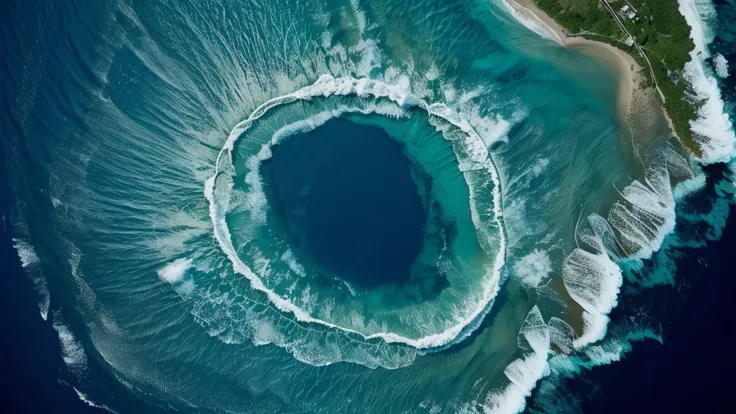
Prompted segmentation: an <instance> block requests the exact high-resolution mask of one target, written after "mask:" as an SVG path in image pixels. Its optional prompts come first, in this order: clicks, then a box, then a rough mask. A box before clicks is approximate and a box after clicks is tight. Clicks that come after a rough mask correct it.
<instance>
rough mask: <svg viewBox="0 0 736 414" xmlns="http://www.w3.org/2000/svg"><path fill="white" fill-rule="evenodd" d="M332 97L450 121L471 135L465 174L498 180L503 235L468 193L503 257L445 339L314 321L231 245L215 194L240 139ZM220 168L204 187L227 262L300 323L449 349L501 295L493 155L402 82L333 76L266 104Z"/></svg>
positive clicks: (229, 144) (242, 127)
mask: <svg viewBox="0 0 736 414" xmlns="http://www.w3.org/2000/svg"><path fill="white" fill-rule="evenodd" d="M333 95H338V96H346V95H355V96H358V97H368V98H373V99H377V98H388V99H390V100H391V101H393V102H395V103H397V104H398V105H400V106H402V107H405V106H415V107H419V108H422V109H423V110H425V111H426V112H427V113H429V114H432V115H434V116H437V117H439V118H441V119H444V120H445V121H447V122H449V123H451V124H452V125H454V126H456V127H458V128H459V129H460V130H462V131H463V132H464V133H465V134H466V135H467V138H468V139H467V141H466V144H467V145H468V148H466V149H465V152H466V156H468V159H467V160H465V159H458V162H459V168H460V170H461V171H464V172H465V171H473V170H477V169H482V170H484V171H486V172H488V173H489V174H490V176H491V178H492V180H493V183H494V190H493V197H494V209H495V211H494V213H495V217H494V220H495V222H496V227H497V228H498V229H499V234H494V235H488V234H484V233H483V231H482V227H483V226H482V225H481V221H480V216H479V214H478V212H477V211H476V206H475V202H474V200H475V195H474V194H473V186H472V185H471V184H470V183H469V185H468V187H469V190H470V193H471V197H470V205H471V215H472V218H473V222H474V223H475V227H476V229H478V233H479V238H483V237H488V238H492V239H494V240H498V241H499V243H500V246H499V249H498V252H497V254H496V260H495V262H494V267H493V269H492V271H491V273H490V274H488V275H486V277H485V278H484V281H483V283H482V285H481V286H480V288H481V289H482V292H481V298H480V300H478V301H477V302H475V303H474V304H473V308H472V309H468V310H467V311H466V313H465V315H463V316H462V319H460V320H459V321H458V322H459V323H457V324H456V325H454V326H452V327H451V328H448V329H446V330H445V331H443V332H441V333H437V334H431V335H427V336H424V337H421V338H406V337H404V336H401V335H398V334H395V333H392V332H379V333H375V334H370V335H364V334H363V333H361V332H358V331H355V330H353V329H349V328H345V327H342V326H338V325H336V324H333V323H329V322H326V321H324V320H322V319H319V318H315V317H313V316H311V315H310V313H309V311H308V310H305V309H304V308H303V307H300V306H298V305H297V304H296V303H295V302H293V301H291V300H289V299H286V298H283V297H280V296H279V295H277V294H276V293H275V292H273V291H272V290H270V289H268V288H267V287H266V286H265V285H264V284H263V282H262V280H261V279H260V278H259V276H258V275H257V274H256V273H254V272H253V271H252V270H251V269H250V268H249V267H248V266H247V265H246V264H245V263H244V262H243V261H242V260H241V259H240V258H239V257H238V255H237V254H236V252H235V248H234V246H233V245H232V239H231V236H230V232H229V230H228V228H227V223H226V222H225V220H224V218H223V217H222V216H221V214H220V213H219V211H221V209H223V210H225V211H227V207H226V206H225V207H223V206H218V203H217V202H216V201H215V194H214V191H215V180H216V178H217V176H218V174H220V173H221V172H223V171H228V170H229V169H231V168H232V166H231V161H230V160H231V158H232V155H231V153H232V150H233V147H234V144H235V141H236V140H237V139H238V138H239V137H240V135H241V134H242V133H243V132H244V131H246V130H247V129H248V128H249V127H250V125H251V124H252V123H253V121H254V120H256V119H258V118H259V117H261V116H262V115H263V114H264V113H266V111H268V109H269V108H272V107H274V106H277V105H281V104H285V103H289V102H293V101H296V100H309V99H312V98H313V97H318V96H323V97H327V96H333ZM323 118H324V117H320V120H322V121H324V119H323ZM317 121H319V120H317ZM317 121H311V122H306V123H304V124H300V125H298V128H305V127H309V126H314V125H315V122H317ZM317 124H318V122H317ZM299 130H301V129H299ZM286 132H293V131H286ZM278 135H279V136H283V135H284V134H278ZM264 151H265V150H264ZM261 152H263V151H261ZM269 153H270V151H266V152H264V155H263V156H259V157H258V159H259V160H260V159H261V158H264V157H268V155H269ZM259 154H260V153H259ZM223 155H225V157H223ZM216 165H217V171H216V173H215V175H214V176H212V177H211V178H210V179H208V180H207V183H206V185H205V197H206V198H207V200H208V201H209V203H210V217H211V219H212V223H213V226H214V232H215V237H216V238H217V240H218V242H219V244H220V247H221V248H222V250H223V251H224V252H225V254H226V255H227V256H228V258H229V259H230V261H231V262H232V264H233V269H234V270H235V271H236V272H237V273H240V274H241V275H243V276H245V277H246V278H248V279H249V280H250V282H251V286H252V287H253V288H254V289H256V290H259V291H262V292H264V293H265V294H266V295H267V296H268V298H269V300H270V301H271V302H272V303H273V304H274V305H275V306H276V307H277V308H278V309H279V310H281V311H282V312H288V313H291V314H293V315H295V317H296V319H297V320H299V321H301V322H309V323H316V324H320V325H324V326H327V327H329V328H337V329H340V330H343V331H345V332H348V333H352V334H358V335H360V336H362V337H363V338H365V339H367V340H370V339H374V338H380V339H382V340H384V341H385V342H387V343H392V342H397V343H403V344H407V345H410V346H412V347H414V348H419V349H422V348H432V347H440V346H443V345H447V344H448V343H451V342H452V341H453V340H454V339H455V338H456V337H457V336H458V335H459V334H460V333H461V332H462V331H463V329H464V328H465V327H466V326H467V325H468V324H470V323H471V322H473V321H474V320H475V319H476V318H477V317H478V315H480V314H481V313H482V312H484V311H485V309H486V307H487V306H488V304H489V303H490V302H491V301H492V300H493V298H494V297H495V296H496V294H497V292H498V289H499V280H500V270H501V268H502V267H503V263H504V254H505V236H504V234H503V230H502V229H503V226H502V222H501V200H500V198H501V193H500V182H499V179H498V175H497V173H496V170H495V168H494V166H493V164H492V162H491V159H490V156H489V154H488V149H487V147H486V145H485V144H484V143H483V140H482V139H481V138H480V137H479V136H478V135H477V133H476V132H475V130H474V128H473V127H472V126H471V125H470V123H469V122H468V120H466V119H464V118H462V117H460V116H459V115H458V114H457V113H455V112H454V111H452V110H451V109H450V108H449V107H447V106H445V105H443V104H439V103H435V104H431V105H430V104H428V103H426V102H425V101H424V100H422V99H421V98H419V97H417V96H416V95H413V94H411V93H410V92H409V91H408V87H407V85H406V84H405V83H403V82H402V83H401V84H394V85H390V84H386V83H384V82H380V81H376V80H371V79H354V78H334V77H332V76H329V75H323V76H321V77H320V78H319V79H318V80H317V81H316V82H315V83H314V84H312V85H310V86H306V87H304V88H302V89H299V90H297V91H296V92H294V93H291V94H288V95H284V96H280V97H277V98H273V99H271V100H269V101H267V102H265V103H264V104H262V105H261V106H259V107H258V108H257V109H256V110H255V111H253V113H252V114H251V115H250V117H249V118H248V119H246V120H245V121H243V122H241V123H239V124H238V125H236V126H235V128H233V130H232V132H231V133H230V135H229V136H228V139H227V141H226V142H225V144H224V146H223V150H222V151H221V152H220V154H219V155H218V158H217V164H216ZM251 181H252V182H257V180H256V179H254V178H252V179H251ZM259 198H261V197H259ZM481 244H483V241H482V240H481ZM303 302H304V303H305V304H306V303H308V302H309V301H303Z"/></svg>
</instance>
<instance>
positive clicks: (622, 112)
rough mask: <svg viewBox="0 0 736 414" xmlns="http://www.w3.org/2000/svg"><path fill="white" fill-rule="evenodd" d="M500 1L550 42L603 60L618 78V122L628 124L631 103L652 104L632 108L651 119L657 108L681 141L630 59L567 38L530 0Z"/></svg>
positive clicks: (610, 48)
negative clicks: (652, 105)
mask: <svg viewBox="0 0 736 414" xmlns="http://www.w3.org/2000/svg"><path fill="white" fill-rule="evenodd" d="M504 1H506V2H507V4H508V5H509V6H510V7H511V9H512V10H514V12H515V13H518V14H520V15H521V17H522V18H526V19H530V20H533V21H534V22H535V23H536V24H537V26H538V27H540V28H541V29H543V30H544V31H545V33H546V34H547V36H546V37H547V38H549V39H550V40H552V41H554V42H556V43H558V44H559V45H560V46H562V47H565V48H567V49H572V50H577V51H579V52H580V53H583V54H585V55H587V56H590V57H592V58H593V59H597V60H599V61H603V62H604V63H605V64H607V65H608V66H609V67H610V68H611V69H612V70H613V72H614V74H615V76H616V77H617V78H618V79H619V88H618V103H617V105H618V112H619V117H620V118H621V120H622V121H624V122H627V123H628V122H629V119H630V117H631V115H632V113H633V112H632V104H633V103H634V102H643V101H648V102H656V107H651V106H646V107H644V108H641V107H639V108H636V109H637V112H642V111H643V112H645V113H644V114H640V115H641V116H643V117H644V118H648V119H652V118H656V115H655V114H654V112H657V111H656V110H657V109H659V111H658V112H660V114H661V115H663V117H664V119H665V121H666V122H667V126H668V128H669V130H670V134H672V136H673V137H674V138H675V139H677V140H678V141H680V142H682V139H681V138H680V136H679V135H678V134H677V131H676V130H675V124H674V122H673V121H672V118H671V117H670V116H669V114H668V113H667V110H666V109H665V107H664V105H663V104H662V103H661V102H659V101H658V100H657V99H656V97H654V94H655V93H654V89H652V88H649V87H645V86H643V85H644V79H643V78H644V76H643V75H642V70H643V68H642V67H641V65H639V63H637V62H636V60H635V59H634V57H633V56H631V55H630V54H629V53H627V52H625V51H623V50H621V49H619V48H617V47H615V46H613V45H610V44H608V43H604V42H599V41H596V40H590V39H586V38H584V37H581V36H570V35H569V34H568V33H567V31H566V30H565V29H564V28H563V27H562V26H561V25H560V24H559V23H557V22H556V21H555V20H554V19H553V18H552V17H550V16H549V15H548V14H547V13H545V12H544V11H543V10H541V9H540V8H538V7H537V6H536V4H534V0H504ZM650 95H651V96H650ZM653 97H654V98H653ZM652 98H653V99H652Z"/></svg>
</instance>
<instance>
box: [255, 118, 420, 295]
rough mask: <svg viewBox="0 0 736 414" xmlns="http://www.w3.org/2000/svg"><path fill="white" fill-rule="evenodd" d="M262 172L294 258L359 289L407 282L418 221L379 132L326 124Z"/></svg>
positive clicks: (280, 151) (401, 169)
mask: <svg viewBox="0 0 736 414" xmlns="http://www.w3.org/2000/svg"><path fill="white" fill-rule="evenodd" d="M262 168H264V169H266V170H268V172H267V173H265V174H266V176H267V177H268V182H269V183H270V184H271V185H272V186H273V189H274V191H273V192H272V194H274V195H275V197H276V198H277V200H275V201H276V202H275V203H272V205H274V206H278V208H276V209H275V210H279V211H280V213H281V215H282V216H283V218H284V220H285V222H286V223H287V226H286V227H287V229H288V230H287V231H288V233H289V236H290V240H291V242H292V247H293V248H294V249H295V250H296V251H297V252H298V255H299V256H300V257H301V258H303V259H306V260H309V261H311V262H313V263H315V264H316V265H317V266H318V268H320V269H323V271H324V272H325V273H327V274H328V275H340V277H342V278H344V279H346V280H349V281H350V282H353V283H356V284H358V285H361V286H364V287H370V286H375V285H378V284H381V283H391V282H402V281H406V280H408V279H409V276H410V271H411V266H412V263H413V262H414V260H415V259H416V257H417V255H418V254H419V251H420V250H421V248H422V238H423V234H424V222H425V220H426V214H425V211H424V206H423V205H422V199H421V197H420V195H419V192H418V191H419V189H418V188H417V185H416V184H415V183H414V181H413V179H412V171H411V169H412V165H411V162H410V161H409V159H408V158H407V157H406V156H405V155H404V154H403V153H402V149H401V147H400V145H399V143H398V142H396V141H395V140H393V139H392V138H391V137H389V136H388V134H386V132H384V131H383V130H382V129H380V128H378V127H373V126H365V125H358V124H355V123H352V122H350V121H347V120H344V119H340V118H337V119H333V120H330V121H328V122H327V123H326V124H324V125H322V126H320V127H318V128H317V129H314V130H312V131H309V132H307V133H303V134H299V135H297V136H294V137H291V138H290V139H288V140H287V141H286V142H284V143H281V144H280V145H278V146H277V147H276V148H274V150H273V158H272V160H271V161H270V162H267V163H264V166H263V167H262ZM305 256H306V257H305ZM335 277H337V276H335Z"/></svg>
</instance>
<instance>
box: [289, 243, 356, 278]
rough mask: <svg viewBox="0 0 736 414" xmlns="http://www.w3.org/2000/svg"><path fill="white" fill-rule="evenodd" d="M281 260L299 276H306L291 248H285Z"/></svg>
mask: <svg viewBox="0 0 736 414" xmlns="http://www.w3.org/2000/svg"><path fill="white" fill-rule="evenodd" d="M281 260H283V261H284V262H285V263H286V265H287V266H289V269H291V271H292V272H294V273H296V274H297V275H299V276H301V277H305V276H307V272H306V271H305V270H304V266H302V265H301V264H300V263H299V262H298V261H297V259H296V256H295V255H294V252H292V251H291V249H287V250H286V251H285V252H284V254H282V255H281ZM348 286H350V285H348Z"/></svg>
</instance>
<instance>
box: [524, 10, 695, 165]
mask: <svg viewBox="0 0 736 414" xmlns="http://www.w3.org/2000/svg"><path fill="white" fill-rule="evenodd" d="M535 3H536V5H537V6H538V7H539V8H540V9H542V10H543V11H545V12H546V13H547V14H548V15H549V16H550V17H552V18H553V19H555V20H556V21H557V22H558V23H559V24H560V25H561V26H563V27H564V28H565V29H566V30H567V31H568V33H569V34H570V35H572V36H582V37H585V38H589V39H591V40H597V41H601V42H606V43H609V44H612V45H614V46H616V47H618V48H620V49H622V50H624V51H626V52H627V53H629V54H630V55H631V56H633V57H634V58H635V59H636V61H637V62H638V63H639V65H641V67H642V68H644V70H643V71H644V75H645V77H646V80H647V84H648V85H649V86H654V85H655V79H656V84H657V86H659V89H660V90H661V91H662V95H664V98H665V101H664V103H663V106H664V108H665V109H666V111H667V114H668V115H669V116H670V118H671V119H672V123H673V124H674V128H675V132H676V133H677V135H678V136H679V137H680V139H681V141H682V143H683V145H684V146H685V147H687V148H688V149H689V150H691V151H693V152H694V153H695V154H696V155H700V148H699V147H698V145H697V142H695V140H694V139H693V137H692V133H691V132H690V120H692V119H695V116H696V112H695V110H696V108H695V107H694V106H693V104H691V103H689V102H687V101H686V100H685V90H686V88H687V87H688V85H687V83H686V82H685V80H684V79H682V70H683V68H684V67H685V63H686V62H687V61H688V60H690V56H689V53H690V51H691V50H692V49H693V48H694V47H695V45H694V44H693V42H692V40H691V39H690V27H689V26H688V25H687V22H686V21H685V18H684V17H683V16H682V15H681V14H680V12H679V10H678V5H677V2H676V0H648V1H647V0H628V1H625V0H608V5H610V9H609V8H608V7H607V5H606V3H605V1H604V0H535ZM624 7H626V10H625V12H622V11H621V9H622V8H624ZM611 10H612V11H613V13H615V17H616V18H617V19H618V22H617V20H616V19H615V18H614V16H613V15H612V13H611ZM632 11H633V12H634V15H631V16H630V13H631V12H632ZM619 23H620V24H623V26H624V28H625V29H626V31H628V32H629V33H630V34H631V36H632V37H633V38H634V41H635V44H630V43H631V41H630V40H629V36H628V35H627V34H626V32H625V31H624V29H622V28H621V25H620V24H619ZM627 40H629V41H628V42H627ZM642 53H643V54H645V55H646V57H647V58H648V60H647V59H646V58H645V57H644V56H643V55H642ZM650 66H651V71H650V70H649V68H650ZM652 72H653V73H654V79H653V78H652Z"/></svg>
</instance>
